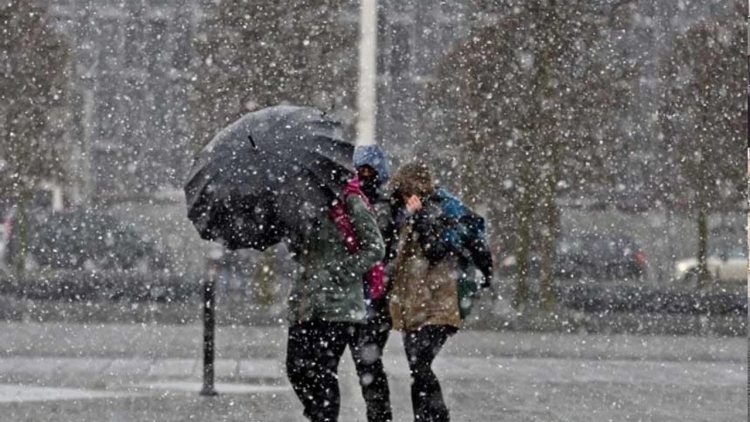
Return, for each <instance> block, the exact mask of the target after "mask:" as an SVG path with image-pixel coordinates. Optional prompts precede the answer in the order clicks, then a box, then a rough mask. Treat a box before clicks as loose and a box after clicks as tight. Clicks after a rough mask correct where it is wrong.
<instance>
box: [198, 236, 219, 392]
mask: <svg viewBox="0 0 750 422" xmlns="http://www.w3.org/2000/svg"><path fill="white" fill-rule="evenodd" d="M221 255H222V253H221V251H220V250H219V251H218V252H212V253H211V254H210V255H209V267H208V277H207V278H206V280H205V281H204V282H203V388H202V389H201V392H200V395H201V396H216V395H217V394H218V393H217V392H216V389H215V388H214V330H215V321H214V311H215V309H216V279H217V277H218V274H219V260H220V259H221Z"/></svg>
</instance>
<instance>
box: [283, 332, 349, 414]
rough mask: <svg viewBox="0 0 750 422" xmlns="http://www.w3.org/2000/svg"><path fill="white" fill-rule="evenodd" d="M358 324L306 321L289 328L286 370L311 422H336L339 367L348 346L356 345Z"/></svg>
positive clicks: (339, 401)
mask: <svg viewBox="0 0 750 422" xmlns="http://www.w3.org/2000/svg"><path fill="white" fill-rule="evenodd" d="M360 325H361V324H354V323H342V322H328V321H307V322H303V323H299V324H294V325H292V326H290V327H289V340H288V343H287V351H286V372H287V377H288V378H289V382H290V383H291V384H292V388H293V389H294V392H295V393H296V394H297V397H298V398H299V399H300V401H301V402H302V406H303V407H304V409H305V410H304V415H305V417H307V418H308V419H309V420H311V421H313V422H336V421H338V418H339V408H340V407H341V393H340V391H339V382H338V375H337V373H338V366H339V361H340V360H341V355H343V354H344V349H345V348H346V346H347V345H355V346H356V345H357V344H358V341H359V340H358V339H359V330H360Z"/></svg>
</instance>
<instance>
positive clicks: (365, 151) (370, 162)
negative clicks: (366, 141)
mask: <svg viewBox="0 0 750 422" xmlns="http://www.w3.org/2000/svg"><path fill="white" fill-rule="evenodd" d="M361 166H370V167H372V169H373V170H375V171H376V172H378V182H379V183H380V184H381V185H382V184H384V183H385V182H387V181H388V177H389V176H390V175H389V174H388V167H389V166H388V159H387V158H386V156H385V152H384V151H383V148H380V146H378V145H364V146H358V147H357V148H355V149H354V167H355V168H359V167H361Z"/></svg>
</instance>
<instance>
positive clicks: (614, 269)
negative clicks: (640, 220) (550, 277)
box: [499, 234, 647, 279]
mask: <svg viewBox="0 0 750 422" xmlns="http://www.w3.org/2000/svg"><path fill="white" fill-rule="evenodd" d="M540 264H541V255H540V254H539V253H538V252H537V251H532V252H531V253H530V256H529V274H530V275H531V276H538V275H539V270H540ZM646 270H647V266H646V259H645V254H644V253H643V250H642V249H641V248H640V246H638V244H637V243H636V242H635V241H633V240H632V239H631V238H630V237H628V236H626V235H623V234H607V235H593V234H589V235H582V236H563V237H561V238H560V239H558V242H557V245H556V261H555V275H556V276H557V277H564V278H581V277H591V278H596V279H642V278H643V277H644V276H645V275H646ZM499 271H500V273H501V274H505V275H512V274H514V273H515V271H516V256H515V255H509V256H507V257H505V258H504V259H503V260H501V262H500V268H499Z"/></svg>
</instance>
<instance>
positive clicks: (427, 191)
mask: <svg viewBox="0 0 750 422" xmlns="http://www.w3.org/2000/svg"><path fill="white" fill-rule="evenodd" d="M391 183H392V186H393V190H394V194H393V198H392V202H393V204H394V205H393V215H394V219H395V222H396V226H397V231H398V242H397V246H396V258H395V260H394V262H393V267H392V283H393V284H392V288H391V291H390V297H389V303H390V312H391V317H392V318H393V328H395V329H397V330H400V331H402V332H403V338H404V348H405V350H406V355H407V359H408V362H409V370H410V374H411V378H412V385H411V399H412V408H413V411H414V418H415V421H419V422H424V421H434V422H445V421H449V420H450V416H449V412H448V408H447V407H446V405H445V402H444V400H443V395H442V391H441V388H440V382H439V381H438V379H437V377H436V376H435V374H434V372H433V371H432V362H433V360H434V359H435V357H436V356H437V354H438V352H439V351H440V349H441V348H442V346H443V345H444V344H445V342H446V341H447V339H448V337H449V336H451V335H453V334H455V333H456V332H457V331H458V328H459V325H460V322H461V319H460V316H459V308H458V294H457V290H456V279H455V278H454V275H455V274H454V271H455V270H456V268H455V259H454V257H455V255H454V253H455V252H454V251H452V250H451V247H450V243H449V242H446V241H445V240H444V239H442V233H443V222H442V219H441V208H440V206H439V204H438V202H437V198H436V197H435V182H434V179H433V176H432V173H431V172H430V169H429V168H428V166H427V165H426V164H425V163H423V162H421V161H413V162H410V163H407V164H404V165H403V166H402V167H400V168H399V169H398V171H397V172H396V174H395V175H394V176H393V178H392V179H391Z"/></svg>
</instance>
